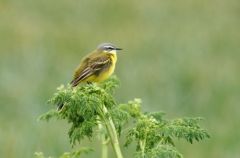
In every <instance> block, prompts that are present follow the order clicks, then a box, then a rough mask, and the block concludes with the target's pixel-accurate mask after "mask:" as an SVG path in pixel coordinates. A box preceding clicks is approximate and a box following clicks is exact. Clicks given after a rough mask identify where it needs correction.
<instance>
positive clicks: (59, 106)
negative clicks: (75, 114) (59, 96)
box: [57, 103, 64, 111]
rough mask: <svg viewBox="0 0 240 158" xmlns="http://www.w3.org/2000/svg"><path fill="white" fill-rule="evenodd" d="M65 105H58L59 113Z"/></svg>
mask: <svg viewBox="0 0 240 158" xmlns="http://www.w3.org/2000/svg"><path fill="white" fill-rule="evenodd" d="M63 105H64V104H63V103H60V104H58V105H57V111H60V110H62V108H63Z"/></svg>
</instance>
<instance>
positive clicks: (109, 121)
mask: <svg viewBox="0 0 240 158" xmlns="http://www.w3.org/2000/svg"><path fill="white" fill-rule="evenodd" d="M103 113H104V115H105V116H106V115H107V114H108V110H107V108H106V107H105V106H103ZM105 116H103V119H104V121H105V125H106V129H107V131H108V133H109V136H110V140H111V144H112V147H113V149H114V151H115V154H116V156H117V158H123V156H122V152H121V149H120V146H119V141H118V136H117V131H116V128H115V125H114V123H113V120H112V118H111V117H110V116H107V117H105Z"/></svg>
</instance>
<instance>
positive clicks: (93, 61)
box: [71, 54, 111, 87]
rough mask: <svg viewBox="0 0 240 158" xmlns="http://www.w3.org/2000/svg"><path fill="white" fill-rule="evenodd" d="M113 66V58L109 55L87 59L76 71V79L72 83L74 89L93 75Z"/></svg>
mask: <svg viewBox="0 0 240 158" xmlns="http://www.w3.org/2000/svg"><path fill="white" fill-rule="evenodd" d="M110 65H111V58H110V57H109V56H108V55H107V54H103V55H100V56H99V55H98V56H95V57H92V58H86V59H85V60H84V61H83V62H82V64H81V65H80V66H79V67H78V69H77V70H76V73H75V75H74V79H73V80H72V81H71V84H72V86H73V87H75V86H77V85H78V84H79V83H80V82H81V81H83V80H85V79H87V78H88V77H90V76H92V75H98V74H99V73H100V72H102V71H103V70H106V68H108V67H109V66H110Z"/></svg>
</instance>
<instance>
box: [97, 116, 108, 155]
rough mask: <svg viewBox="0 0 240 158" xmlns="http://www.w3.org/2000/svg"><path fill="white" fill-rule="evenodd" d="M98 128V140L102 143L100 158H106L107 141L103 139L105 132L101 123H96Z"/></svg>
mask: <svg viewBox="0 0 240 158" xmlns="http://www.w3.org/2000/svg"><path fill="white" fill-rule="evenodd" d="M98 128H99V132H100V139H101V141H102V158H108V143H109V139H108V138H106V137H105V131H104V128H103V125H102V123H101V122H100V121H99V122H98Z"/></svg>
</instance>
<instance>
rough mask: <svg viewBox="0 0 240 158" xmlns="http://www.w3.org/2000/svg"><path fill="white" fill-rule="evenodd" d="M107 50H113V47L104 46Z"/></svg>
mask: <svg viewBox="0 0 240 158" xmlns="http://www.w3.org/2000/svg"><path fill="white" fill-rule="evenodd" d="M105 48H106V49H107V50H113V49H114V48H113V47H111V46H109V47H105Z"/></svg>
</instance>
